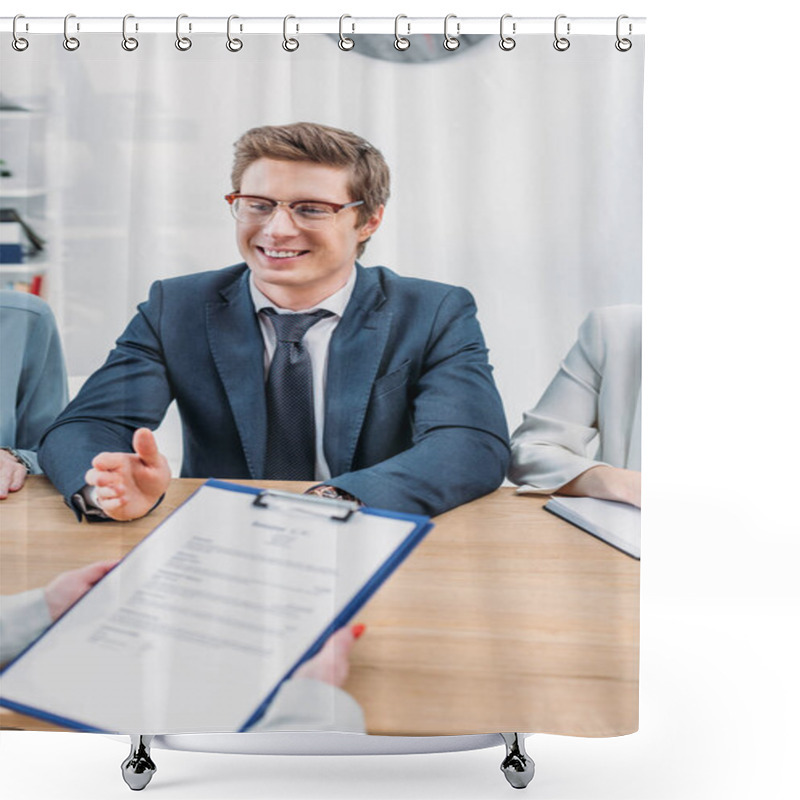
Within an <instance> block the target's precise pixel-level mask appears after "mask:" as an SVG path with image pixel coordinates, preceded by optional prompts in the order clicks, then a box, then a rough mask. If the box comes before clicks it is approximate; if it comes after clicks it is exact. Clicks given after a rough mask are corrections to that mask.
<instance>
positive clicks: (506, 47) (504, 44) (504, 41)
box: [498, 14, 517, 53]
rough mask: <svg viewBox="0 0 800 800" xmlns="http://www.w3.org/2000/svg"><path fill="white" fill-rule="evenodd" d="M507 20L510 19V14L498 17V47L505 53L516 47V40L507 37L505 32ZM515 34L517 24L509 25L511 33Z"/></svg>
mask: <svg viewBox="0 0 800 800" xmlns="http://www.w3.org/2000/svg"><path fill="white" fill-rule="evenodd" d="M507 19H512V16H511V14H503V16H502V17H500V41H499V42H498V45H499V47H500V49H501V50H503V51H505V52H506V53H508V52H510V51H511V50H513V49H514V48H515V47H516V46H517V40H516V39H515V38H514V37H513V36H508V35H507V34H506V32H505V24H506V20H507ZM516 32H517V23H516V22H512V23H511V33H516Z"/></svg>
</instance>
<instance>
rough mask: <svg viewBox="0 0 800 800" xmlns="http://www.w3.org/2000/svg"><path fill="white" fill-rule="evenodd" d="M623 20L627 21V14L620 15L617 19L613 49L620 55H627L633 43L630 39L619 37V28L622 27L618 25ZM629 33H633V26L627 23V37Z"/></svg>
mask: <svg viewBox="0 0 800 800" xmlns="http://www.w3.org/2000/svg"><path fill="white" fill-rule="evenodd" d="M624 19H628V15H627V14H620V15H619V16H618V17H617V41H616V42H614V47H616V48H617V50H619V51H620V53H627V52H628V50H630V49H631V47H633V42H632V41H631V40H630V39H624V38H623V37H622V36H620V28H621V27H622V26H621V24H620V23H621V22H622V20H624ZM631 33H633V25H631V24H630V22H629V23H628V35H629V36H630V34H631Z"/></svg>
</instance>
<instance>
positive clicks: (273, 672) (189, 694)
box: [0, 479, 433, 734]
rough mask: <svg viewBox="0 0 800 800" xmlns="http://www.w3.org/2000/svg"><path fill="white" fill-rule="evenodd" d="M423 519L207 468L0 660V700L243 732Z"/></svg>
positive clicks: (109, 723) (111, 719)
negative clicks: (24, 643)
mask: <svg viewBox="0 0 800 800" xmlns="http://www.w3.org/2000/svg"><path fill="white" fill-rule="evenodd" d="M432 527H433V526H432V523H431V522H430V520H429V519H428V518H427V517H423V516H419V515H415V514H403V513H397V512H390V511H384V510H380V509H374V508H367V507H363V508H358V507H357V504H353V503H347V502H346V501H340V500H330V499H327V498H311V497H309V496H307V495H292V494H291V493H287V492H277V491H275V490H268V491H267V492H263V491H262V490H259V489H257V488H254V487H250V486H243V485H241V484H235V483H229V482H225V481H219V480H215V479H212V480H208V481H207V482H206V483H204V484H203V485H202V486H200V487H199V488H198V489H197V491H195V492H194V493H193V494H192V495H191V496H190V497H189V498H188V499H187V500H186V502H184V503H183V504H182V505H181V506H179V507H178V508H177V509H176V510H175V511H173V512H172V514H170V515H169V516H168V517H167V518H166V519H165V520H164V521H162V522H161V523H160V524H159V525H158V526H157V527H156V528H155V529H154V530H153V531H152V532H151V533H150V534H149V535H148V536H146V537H145V538H144V539H143V540H142V541H141V542H140V543H139V544H138V545H137V546H136V547H135V548H134V549H133V550H131V552H130V553H129V554H128V555H127V556H126V557H125V558H124V559H123V560H122V561H121V562H120V563H119V564H118V565H117V566H116V567H115V568H114V569H113V570H111V571H110V572H109V573H108V574H107V575H106V576H105V577H104V578H103V579H102V580H101V581H100V582H99V583H98V584H96V586H94V587H93V588H92V589H91V590H90V591H89V592H88V593H87V594H86V595H84V596H83V597H82V598H81V599H80V600H79V601H78V602H77V603H76V604H75V605H74V606H73V607H72V608H71V609H70V610H69V611H68V612H67V613H66V614H64V615H63V616H62V617H61V618H60V619H59V620H58V621H57V622H56V623H55V624H54V625H53V626H51V627H50V628H49V629H48V630H47V631H45V633H44V634H42V636H40V637H39V639H37V640H36V641H35V642H33V643H32V644H31V645H30V646H29V647H28V648H27V649H26V650H25V651H23V652H22V653H21V654H20V655H19V656H18V657H17V658H16V659H15V660H14V661H12V662H10V663H9V664H8V665H7V666H6V668H5V669H4V670H3V672H2V674H0V705H2V706H5V707H7V708H11V709H14V710H16V711H20V712H22V713H25V714H29V715H32V716H36V717H39V718H42V719H46V720H49V721H52V722H55V723H57V724H59V725H62V726H65V727H69V728H74V729H76V730H82V731H91V732H103V733H126V734H140V733H150V732H153V733H202V732H216V733H220V732H235V731H239V732H241V731H246V730H248V729H249V728H251V727H252V726H253V725H254V724H255V723H256V722H257V721H258V720H259V719H260V718H261V717H262V715H263V714H264V713H265V711H266V710H267V709H268V707H269V705H270V703H271V702H272V700H273V699H274V697H275V695H276V694H277V692H278V691H279V689H280V687H281V685H282V684H283V683H284V681H286V680H287V679H289V678H291V676H292V675H293V674H294V672H295V670H296V669H297V668H298V667H299V666H300V664H302V663H303V662H304V661H306V660H307V659H308V658H310V657H312V656H313V655H314V654H315V653H316V652H317V651H318V650H319V649H320V648H321V647H322V645H323V644H324V642H325V641H326V640H327V638H328V636H330V634H331V633H333V632H334V631H336V630H337V629H339V628H340V627H342V626H343V625H345V624H346V623H347V622H348V621H349V620H350V619H351V618H352V617H353V615H354V614H356V613H357V611H358V610H359V609H360V608H361V607H362V606H363V605H364V604H365V603H366V602H367V600H368V599H369V598H370V597H371V596H372V595H373V594H374V593H375V592H376V591H377V590H378V589H379V587H380V586H381V584H382V583H383V582H384V581H385V580H386V579H387V578H388V577H389V576H390V575H391V573H392V572H393V571H394V570H395V569H397V567H398V566H399V565H400V564H401V563H402V561H403V560H404V559H405V558H406V557H407V556H408V554H409V553H410V552H411V551H412V550H413V549H414V547H416V545H417V544H419V542H420V541H421V540H422V539H423V538H424V536H425V535H426V534H427V533H428V532H429V531H430V530H431V528H432Z"/></svg>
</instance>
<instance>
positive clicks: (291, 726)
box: [249, 678, 366, 733]
mask: <svg viewBox="0 0 800 800" xmlns="http://www.w3.org/2000/svg"><path fill="white" fill-rule="evenodd" d="M249 731H250V732H257V731H339V732H343V733H365V732H366V725H365V723H364V712H363V711H362V710H361V706H360V705H359V704H358V702H357V701H356V700H355V698H354V697H353V696H352V695H349V694H348V693H347V692H345V691H343V690H342V689H339V688H337V687H336V686H331V685H330V684H329V683H323V682H322V681H317V680H314V679H313V678H292V679H290V680H288V681H286V682H285V683H284V684H283V686H281V688H280V689H279V690H278V694H277V695H276V696H275V699H274V700H273V701H272V703H271V704H270V706H269V708H268V709H267V712H266V714H265V715H264V717H263V718H262V719H260V720H259V721H258V722H257V723H256V724H255V725H254V726H253V727H252V728H250V729H249Z"/></svg>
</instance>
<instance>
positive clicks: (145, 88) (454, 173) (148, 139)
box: [2, 33, 644, 463]
mask: <svg viewBox="0 0 800 800" xmlns="http://www.w3.org/2000/svg"><path fill="white" fill-rule="evenodd" d="M140 38H141V43H140V47H139V48H138V50H136V51H134V52H130V53H129V52H125V51H123V50H122V48H121V47H120V37H119V36H118V35H103V34H91V35H88V34H87V35H86V36H85V37H83V41H82V43H81V47H80V49H79V50H77V51H75V52H66V51H65V50H64V49H63V48H62V44H61V43H62V37H60V36H55V35H54V36H37V37H36V38H35V41H33V42H32V44H31V47H30V48H29V49H28V50H27V51H26V52H24V53H16V52H14V51H13V50H12V49H11V48H10V47H8V48H3V51H2V71H3V84H2V86H3V94H4V95H5V97H6V98H7V99H10V100H13V101H17V102H19V103H20V104H23V105H26V106H27V107H34V108H38V109H41V110H42V111H43V112H44V113H43V115H42V118H41V120H40V122H39V123H37V124H38V126H39V128H40V129H41V133H40V134H38V135H37V136H31V137H30V139H31V141H30V145H29V151H28V158H29V164H28V168H29V169H30V170H31V171H33V170H34V169H41V168H42V167H43V168H44V172H45V175H46V178H45V180H46V184H47V187H48V197H47V215H48V222H47V238H48V240H49V244H50V261H51V265H50V268H49V272H48V275H47V288H46V297H47V299H48V300H49V302H50V303H51V304H52V305H53V307H54V310H55V312H56V316H57V319H58V320H59V323H60V326H61V330H62V336H63V338H64V343H65V348H66V352H67V358H68V368H69V372H70V374H71V376H74V377H75V378H76V383H77V382H79V381H80V378H82V377H83V376H86V375H88V374H89V373H91V372H92V371H93V370H94V369H95V368H97V367H98V366H99V365H100V364H101V363H102V361H103V360H104V359H105V356H106V354H107V353H108V351H109V349H110V348H111V347H112V346H113V342H114V340H115V338H116V337H117V335H118V334H119V333H120V332H121V331H122V329H123V327H124V326H125V324H126V323H127V321H128V319H129V318H130V317H131V316H132V314H133V313H134V310H135V307H136V304H137V303H139V302H141V301H142V300H143V299H145V297H146V296H147V289H148V286H149V285H150V283H151V282H152V281H154V280H156V279H159V278H165V277H171V276H175V275H182V274H186V273H191V272H197V271H202V270H208V269H216V268H218V267H223V266H227V265H229V264H233V263H237V262H239V261H241V258H240V256H239V254H238V252H237V249H236V246H235V241H234V230H233V229H234V223H233V220H232V219H231V217H230V214H229V211H228V207H227V204H226V203H225V202H224V200H223V197H222V196H223V195H224V194H225V193H226V192H228V191H230V189H231V186H230V179H229V173H230V166H231V160H232V152H233V149H232V145H233V142H234V141H235V140H236V139H237V138H238V136H239V135H240V134H241V133H243V132H244V131H245V130H247V129H248V128H250V127H253V126H258V125H264V124H282V123H288V122H294V121H299V120H310V121H315V122H321V123H324V124H328V125H334V126H337V127H342V128H347V129H350V130H353V131H355V132H357V133H358V134H360V135H361V136H364V137H365V138H366V139H368V140H369V141H370V142H372V143H373V144H374V145H375V146H377V147H378V148H379V149H380V150H381V151H382V152H383V153H384V155H385V157H386V159H387V160H388V162H389V165H390V167H391V170H392V179H393V182H392V197H391V199H390V201H389V204H388V206H387V211H386V216H385V219H384V223H383V226H382V228H381V230H380V231H379V232H378V233H377V234H376V235H375V236H374V237H373V240H372V241H371V242H370V244H369V246H368V248H367V251H366V253H365V255H364V257H363V258H362V261H363V263H364V264H366V265H370V264H385V265H387V266H390V267H392V268H393V269H394V270H396V271H397V272H399V273H401V274H404V275H410V276H415V277H422V278H430V279H434V280H439V281H445V282H449V283H455V284H460V285H464V286H466V287H467V288H469V289H470V290H471V291H472V292H473V294H474V295H475V298H476V301H477V304H478V311H479V318H480V320H481V323H482V326H483V330H484V335H485V337H486V340H487V344H488V346H489V348H490V360H491V362H492V364H493V365H494V367H495V375H496V379H497V384H498V387H499V389H500V392H501V394H502V396H503V399H504V402H505V405H506V411H507V415H508V421H509V427H510V428H511V429H512V430H513V428H515V427H516V425H517V424H518V423H519V421H520V419H521V414H522V412H523V410H524V409H525V408H528V407H529V406H531V405H533V404H534V403H535V402H536V401H537V400H538V398H539V396H540V395H541V393H542V391H543V390H544V388H545V386H546V385H547V383H548V382H549V380H550V378H551V377H552V376H553V375H554V374H555V371H556V369H557V366H558V362H559V360H560V359H561V358H562V357H563V356H564V354H565V353H566V351H567V350H568V348H569V347H570V345H571V343H572V342H573V341H574V339H575V335H576V331H577V327H578V325H579V324H580V322H581V321H582V320H583V318H584V316H585V315H586V314H587V313H588V312H589V311H590V310H591V309H593V308H596V307H598V306H605V305H613V304H617V303H638V302H640V301H641V250H642V245H641V235H642V234H641V232H642V210H641V209H642V207H641V190H642V125H641V118H642V89H643V87H642V81H643V58H644V42H643V39H640V38H638V37H637V44H636V46H635V47H634V48H632V50H631V51H629V52H627V53H620V52H618V51H617V50H616V49H615V48H614V41H615V39H614V36H613V33H612V35H610V36H573V37H571V38H572V46H571V47H570V49H569V50H568V51H566V52H563V53H560V52H556V51H555V50H554V48H553V46H552V37H549V36H526V37H521V38H520V39H519V41H518V45H517V47H516V48H515V49H514V50H513V51H510V52H503V51H501V50H500V49H499V48H498V46H497V37H496V36H486V37H484V39H485V40H484V41H480V42H478V43H477V44H475V45H474V46H473V47H469V48H467V47H462V48H461V49H460V51H457V52H455V53H447V52H445V51H444V49H443V48H441V43H440V42H439V41H438V39H437V40H436V46H437V47H438V49H439V50H441V54H442V57H441V58H438V59H437V60H435V61H429V62H423V63H410V61H406V62H405V63H402V62H400V63H398V62H397V61H384V60H379V59H376V58H371V57H368V56H366V55H364V54H362V53H359V46H358V37H356V46H355V49H354V50H353V51H351V52H348V53H342V52H341V51H340V50H339V49H338V47H337V46H336V40H335V37H327V36H305V37H302V38H301V46H300V48H299V50H298V51H297V52H294V53H286V52H284V51H283V49H282V48H281V46H280V38H279V37H275V36H258V37H255V36H253V37H249V38H248V37H246V38H245V46H244V48H243V49H242V50H241V51H240V52H238V53H230V52H228V51H227V50H226V48H225V36H224V35H203V36H198V37H195V38H194V43H193V46H192V48H191V49H190V50H189V51H187V52H178V51H177V50H176V48H175V46H174V36H172V35H171V34H155V35H152V34H151V35H147V36H146V37H140ZM420 38H421V37H420ZM387 39H388V40H389V41H392V37H387ZM412 42H413V44H412V50H413V48H415V47H416V48H420V47H421V46H422V45H423V44H424V43H423V42H421V41H418V40H412ZM38 138H41V139H43V141H37V139H38ZM42 159H44V164H42V163H41V162H42ZM189 324H192V321H191V320H187V325H189ZM167 427H169V426H167ZM161 438H162V446H165V447H167V449H168V451H169V455H170V457H171V461H172V462H173V463H177V462H178V461H179V452H177V450H179V437H178V435H177V429H174V430H173V431H172V432H171V433H170V432H167V433H166V434H165V433H163V432H162V435H161Z"/></svg>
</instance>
